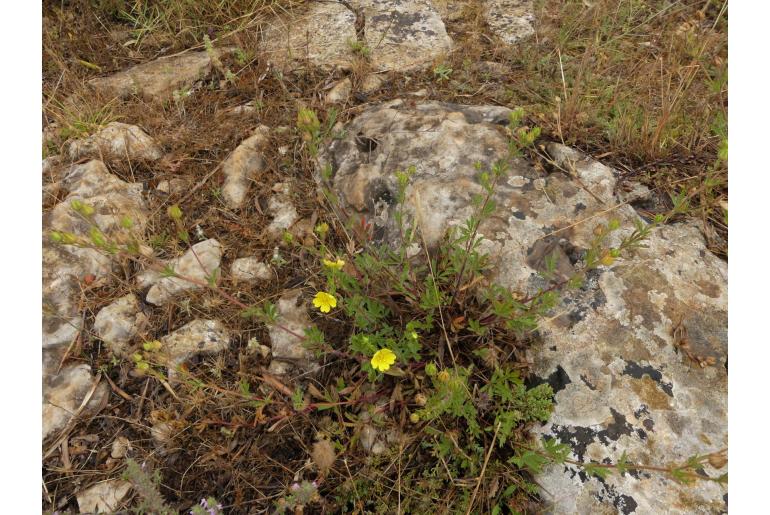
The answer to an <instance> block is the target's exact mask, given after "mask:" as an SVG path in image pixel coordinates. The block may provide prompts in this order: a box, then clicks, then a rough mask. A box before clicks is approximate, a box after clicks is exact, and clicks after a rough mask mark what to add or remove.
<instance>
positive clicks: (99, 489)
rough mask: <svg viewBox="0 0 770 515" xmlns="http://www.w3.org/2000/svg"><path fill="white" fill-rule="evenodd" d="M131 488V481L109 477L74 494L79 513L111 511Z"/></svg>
mask: <svg viewBox="0 0 770 515" xmlns="http://www.w3.org/2000/svg"><path fill="white" fill-rule="evenodd" d="M129 490H131V483H129V482H128V481H122V480H118V479H110V480H107V481H102V482H101V483H96V484H95V485H93V486H91V487H89V488H87V489H86V490H82V491H80V492H78V493H77V494H76V497H77V500H78V507H79V508H80V513H113V512H115V511H117V510H118V508H120V502H121V501H122V500H123V498H124V497H125V496H126V495H127V494H128V492H129Z"/></svg>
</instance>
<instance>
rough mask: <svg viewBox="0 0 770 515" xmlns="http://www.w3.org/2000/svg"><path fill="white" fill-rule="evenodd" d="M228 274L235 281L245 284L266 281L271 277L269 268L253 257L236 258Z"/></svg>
mask: <svg viewBox="0 0 770 515" xmlns="http://www.w3.org/2000/svg"><path fill="white" fill-rule="evenodd" d="M230 274H231V275H232V276H233V279H235V280H236V281H243V282H245V283H253V282H257V281H268V280H270V279H271V278H272V277H273V274H272V272H271V271H270V267H269V266H267V265H266V264H265V263H262V262H261V261H260V260H258V259H257V258H255V257H244V258H238V259H236V260H235V261H233V264H232V266H231V267H230Z"/></svg>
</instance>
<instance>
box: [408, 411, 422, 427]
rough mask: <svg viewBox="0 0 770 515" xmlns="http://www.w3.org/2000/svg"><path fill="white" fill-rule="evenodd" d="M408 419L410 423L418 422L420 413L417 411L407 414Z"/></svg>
mask: <svg viewBox="0 0 770 515" xmlns="http://www.w3.org/2000/svg"><path fill="white" fill-rule="evenodd" d="M409 421H410V422H411V423H412V424H416V423H418V422H419V421H420V415H418V414H417V413H412V414H411V415H409Z"/></svg>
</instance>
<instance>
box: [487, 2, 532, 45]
mask: <svg viewBox="0 0 770 515" xmlns="http://www.w3.org/2000/svg"><path fill="white" fill-rule="evenodd" d="M485 3H486V8H487V10H486V20H487V25H489V28H490V29H492V32H494V33H495V34H497V36H498V37H499V38H500V39H502V40H503V41H504V42H505V43H508V44H509V45H512V44H514V43H517V42H519V41H521V40H522V39H525V38H528V37H529V36H531V35H533V34H534V33H535V29H534V28H533V27H532V23H533V22H534V20H535V16H534V15H533V14H532V13H533V7H532V1H531V0H486V2H485Z"/></svg>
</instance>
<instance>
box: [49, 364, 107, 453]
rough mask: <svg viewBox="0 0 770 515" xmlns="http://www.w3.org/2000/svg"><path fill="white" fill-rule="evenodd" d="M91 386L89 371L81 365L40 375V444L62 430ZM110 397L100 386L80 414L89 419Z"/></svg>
mask: <svg viewBox="0 0 770 515" xmlns="http://www.w3.org/2000/svg"><path fill="white" fill-rule="evenodd" d="M93 385H94V378H93V377H92V376H91V367H90V366H88V365H86V364H85V363H81V364H80V365H67V366H65V367H64V368H62V370H61V372H59V373H58V374H55V370H52V371H51V373H50V374H46V373H45V372H44V374H43V440H45V439H46V438H48V437H49V436H54V435H55V434H56V432H57V431H59V430H61V429H63V428H64V427H65V426H66V425H67V422H69V421H70V419H71V418H72V415H73V414H74V413H76V412H77V411H78V409H79V408H80V405H81V404H82V403H83V400H85V398H86V395H88V393H89V392H90V391H91V388H93ZM109 393H110V387H109V386H107V383H106V382H100V383H99V384H98V386H97V387H96V389H95V390H94V393H93V394H92V395H91V398H90V400H89V401H88V403H87V404H86V406H85V408H84V409H83V411H82V412H81V415H80V416H81V417H91V416H93V415H95V414H96V413H97V412H98V411H99V410H101V409H102V408H103V407H104V404H105V403H106V402H107V398H108V396H109Z"/></svg>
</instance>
